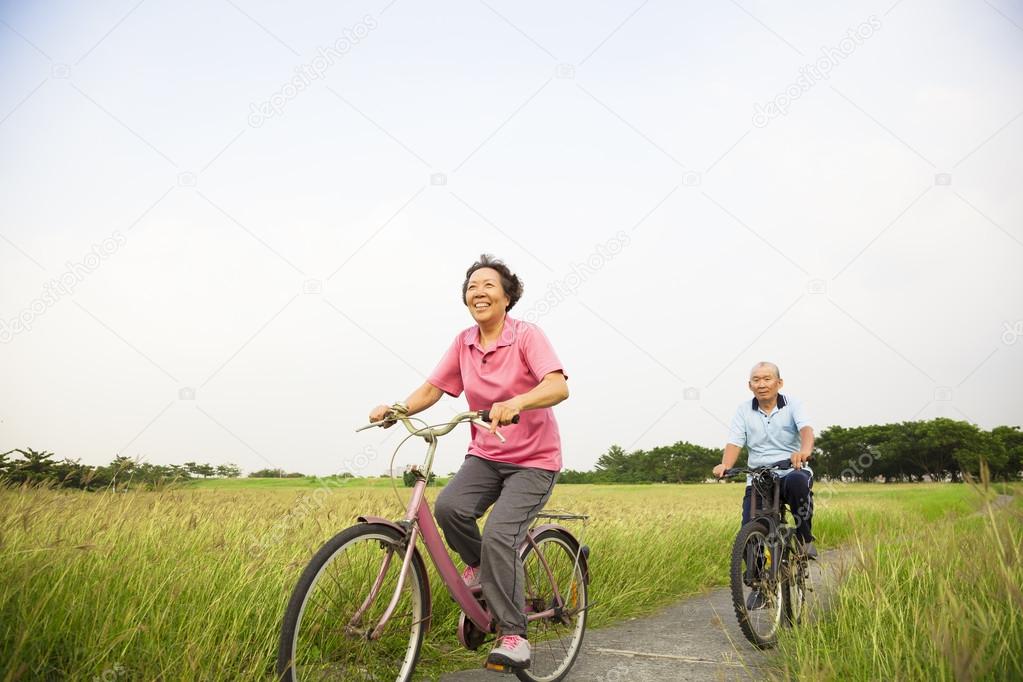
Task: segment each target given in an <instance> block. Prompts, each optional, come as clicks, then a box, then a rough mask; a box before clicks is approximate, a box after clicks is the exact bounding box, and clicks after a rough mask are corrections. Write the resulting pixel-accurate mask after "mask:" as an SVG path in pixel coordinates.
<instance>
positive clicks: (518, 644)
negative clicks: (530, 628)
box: [487, 635, 530, 670]
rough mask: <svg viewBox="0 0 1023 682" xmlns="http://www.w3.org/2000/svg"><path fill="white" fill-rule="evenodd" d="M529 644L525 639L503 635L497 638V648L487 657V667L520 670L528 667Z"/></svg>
mask: <svg viewBox="0 0 1023 682" xmlns="http://www.w3.org/2000/svg"><path fill="white" fill-rule="evenodd" d="M529 663H530V661H529V642H528V641H527V640H526V638H525V637H519V636H518V635H505V636H504V637H499V638H498V640H497V646H495V647H494V649H493V650H492V651H491V652H490V655H489V656H487V665H488V666H506V667H508V668H518V669H520V670H523V669H526V668H528V667H529Z"/></svg>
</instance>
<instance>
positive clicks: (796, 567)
mask: <svg viewBox="0 0 1023 682" xmlns="http://www.w3.org/2000/svg"><path fill="white" fill-rule="evenodd" d="M782 570H783V572H784V574H785V579H784V580H785V584H784V586H783V589H784V597H785V625H787V626H789V627H795V626H797V625H799V624H800V623H802V622H803V619H804V618H805V617H806V592H807V582H808V580H809V573H810V571H809V567H808V566H807V559H806V556H805V555H804V554H803V553H802V552H800V551H799V547H798V541H797V540H796V538H795V537H792V538H789V542H788V544H787V545H786V546H785V561H784V563H783V565H782Z"/></svg>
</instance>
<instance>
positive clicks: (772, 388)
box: [749, 367, 785, 403]
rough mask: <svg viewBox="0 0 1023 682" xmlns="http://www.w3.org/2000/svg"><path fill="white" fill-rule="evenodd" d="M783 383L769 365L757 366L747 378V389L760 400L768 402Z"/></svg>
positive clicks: (776, 394)
mask: <svg viewBox="0 0 1023 682" xmlns="http://www.w3.org/2000/svg"><path fill="white" fill-rule="evenodd" d="M784 383H785V382H784V381H782V380H781V379H779V378H778V377H777V376H776V375H775V373H774V370H773V369H771V368H770V367H757V368H756V369H755V370H753V375H752V376H751V377H750V378H749V390H751V391H753V395H755V396H756V397H757V400H759V401H760V402H765V403H769V402H771V401H772V400H774V399H775V398H776V397H777V396H778V391H780V390H781V387H782V385H784Z"/></svg>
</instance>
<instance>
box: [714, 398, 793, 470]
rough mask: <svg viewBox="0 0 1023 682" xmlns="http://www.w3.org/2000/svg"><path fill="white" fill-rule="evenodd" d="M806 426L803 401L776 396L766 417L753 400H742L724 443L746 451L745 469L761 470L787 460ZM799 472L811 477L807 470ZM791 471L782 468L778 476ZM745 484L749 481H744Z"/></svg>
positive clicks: (755, 400)
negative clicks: (755, 468) (746, 465)
mask: <svg viewBox="0 0 1023 682" xmlns="http://www.w3.org/2000/svg"><path fill="white" fill-rule="evenodd" d="M804 426H810V418H809V417H808V416H807V414H806V409H805V408H804V407H803V401H801V400H797V399H796V398H788V397H786V396H783V395H782V394H781V393H779V394H778V404H777V405H775V406H774V409H773V410H771V412H770V414H768V413H766V412H764V411H763V410H762V409H760V404H759V403H758V402H757V399H756V398H753V400H752V401H743V403H742V404H741V405H739V407H738V409H736V410H735V416H733V417H732V424H731V426H729V428H728V442H729V443H731V444H732V445H738V446H739V447H740V448H741V447H742V446H743V445H745V446H747V447H748V448H749V466H750V467H761V466H765V465H767V464H773V463H774V462H777V461H778V460H781V459H788V458H789V457H791V456H792V453H793V452H797V451H798V450H799V447H800V445H802V441H801V440H800V437H799V429H801V428H803V427H804ZM803 469H805V470H806V471H808V472H810V474H813V470H812V469H810V467H808V466H806V465H805V464H804V465H803ZM793 471H795V469H784V470H782V471H779V472H778V475H779V476H786V475H788V474H790V473H792V472H793ZM746 485H749V480H747V481H746Z"/></svg>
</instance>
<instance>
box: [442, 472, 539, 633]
mask: <svg viewBox="0 0 1023 682" xmlns="http://www.w3.org/2000/svg"><path fill="white" fill-rule="evenodd" d="M556 478H557V473H556V472H553V471H547V470H545V469H531V468H526V467H520V466H514V465H512V464H503V463H501V462H494V461H491V460H488V459H483V458H481V457H475V456H473V455H469V456H467V457H466V458H465V462H463V463H462V466H461V468H460V469H459V470H458V473H457V474H456V475H455V477H454V478H453V479H451V481H450V482H449V483H448V484H447V485H446V486H444V489H443V490H442V491H441V493H440V495H439V496H438V497H437V503H436V504H435V505H434V515H435V516H436V518H437V523H438V525H439V526H440V527H441V529H443V531H444V537H445V539H446V540H447V541H448V545H449V546H450V547H451V549H453V550H455V552H457V553H458V555H459V556H460V557H461V558H462V561H464V562H465V564H466V565H468V566H479V567H480V585H482V586H483V598H484V599H486V600H487V607H488V608H489V609H490V613H491V614H492V615H493V616H494V620H495V621H496V622H497V626H498V628H499V629H500V632H501V634H502V635H519V636H524V635H525V634H526V616H525V614H524V613H523V610H524V608H525V605H526V592H525V576H524V571H523V569H522V562H521V561H519V556H518V552H519V546H520V545H521V544H522V543H523V541H525V539H526V532H527V531H528V530H529V524H530V523H532V521H533V519H535V518H536V515H537V514H539V513H540V510H541V509H543V506H544V504H546V503H547V500H548V498H550V496H551V490H553V489H554V481H555V479H556ZM490 505H494V509H493V510H492V511H491V512H490V516H489V517H488V518H487V523H486V525H485V526H484V528H483V536H482V537H480V529H479V525H477V523H476V521H477V520H478V519H479V518H480V517H482V516H483V514H484V512H486V510H487V508H488V507H490Z"/></svg>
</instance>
